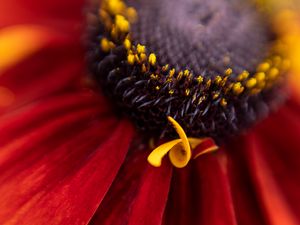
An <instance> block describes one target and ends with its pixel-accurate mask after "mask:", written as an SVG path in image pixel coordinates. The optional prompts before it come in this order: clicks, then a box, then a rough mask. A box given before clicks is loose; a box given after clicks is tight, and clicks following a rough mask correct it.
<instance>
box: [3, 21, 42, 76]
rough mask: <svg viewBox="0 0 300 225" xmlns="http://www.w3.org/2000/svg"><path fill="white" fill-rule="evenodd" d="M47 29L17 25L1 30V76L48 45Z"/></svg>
mask: <svg viewBox="0 0 300 225" xmlns="http://www.w3.org/2000/svg"><path fill="white" fill-rule="evenodd" d="M46 37H47V35H46V32H45V29H43V28H41V27H38V26H32V25H28V26H26V25H17V26H12V27H7V28H4V29H1V30H0V75H1V73H2V72H3V71H4V70H6V69H7V68H9V67H11V66H13V65H15V64H16V63H18V62H20V61H21V60H23V59H24V58H26V57H28V56H29V55H31V54H32V53H34V52H36V51H37V50H38V49H40V48H41V47H42V46H43V45H44V44H45V43H46V39H47V38H46Z"/></svg>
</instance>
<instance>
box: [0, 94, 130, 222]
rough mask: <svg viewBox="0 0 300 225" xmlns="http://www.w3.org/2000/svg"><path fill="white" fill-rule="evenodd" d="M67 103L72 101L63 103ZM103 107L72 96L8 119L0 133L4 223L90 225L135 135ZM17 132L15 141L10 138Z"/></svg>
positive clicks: (0, 205)
mask: <svg viewBox="0 0 300 225" xmlns="http://www.w3.org/2000/svg"><path fill="white" fill-rule="evenodd" d="M72 98H73V100H72ZM67 100H69V101H73V103H69V104H68V103H67V104H65V105H64V104H63V103H66V102H67ZM55 101H57V103H58V104H57V106H55V104H54V102H55ZM74 101H76V102H77V104H78V106H76V104H75V102H74ZM51 102H52V107H50V106H51V104H49V105H48V103H51ZM101 103H103V101H102V102H101V101H100V102H99V101H97V100H96V99H95V98H94V97H91V96H90V95H85V96H81V95H80V94H76V93H74V94H73V96H72V95H66V96H63V95H62V96H58V97H54V98H52V99H49V102H47V101H45V102H40V103H36V104H33V105H31V106H29V107H24V108H22V109H20V111H17V112H15V113H14V115H9V116H7V119H8V120H9V121H8V122H7V123H6V124H4V125H3V126H2V131H0V133H1V135H2V134H3V135H4V137H5V138H4V139H1V141H0V145H1V146H2V147H1V152H0V153H1V156H0V159H1V162H0V167H1V171H3V172H2V173H1V175H0V182H1V186H0V196H1V197H0V208H1V209H2V210H1V211H0V223H1V224H2V223H10V224H20V223H22V224H85V223H87V222H88V221H89V219H90V218H91V216H92V215H93V213H94V212H95V210H96V209H97V207H98V205H99V204H100V202H101V201H102V198H103V197H104V195H105V193H106V192H107V190H108V188H109V186H110V185H111V183H112V181H113V179H114V177H115V175H116V173H117V171H118V169H119V168H120V166H121V164H122V162H123V160H124V158H125V155H126V153H127V150H128V145H129V143H130V141H131V137H132V128H131V126H130V125H129V124H128V123H127V122H125V121H123V122H121V123H119V124H118V123H117V121H116V119H114V118H113V117H107V116H106V115H105V114H107V112H108V111H107V108H106V107H104V108H103V109H101ZM47 107H50V109H49V108H48V110H47ZM30 115H32V116H30ZM24 118H26V120H24ZM97 118H99V119H97ZM18 121H19V123H17V124H16V122H18ZM29 124H30V125H29ZM10 125H11V127H10ZM28 125H29V126H28ZM114 127H115V128H114ZM5 131H6V132H7V133H4V132H5ZM108 131H110V132H108ZM125 131H126V132H125ZM14 133H16V136H15V139H14V140H10V138H11V137H13V134H14Z"/></svg>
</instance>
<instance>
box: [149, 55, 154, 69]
mask: <svg viewBox="0 0 300 225" xmlns="http://www.w3.org/2000/svg"><path fill="white" fill-rule="evenodd" d="M149 63H150V65H151V66H155V64H156V55H155V54H154V53H151V54H150V55H149Z"/></svg>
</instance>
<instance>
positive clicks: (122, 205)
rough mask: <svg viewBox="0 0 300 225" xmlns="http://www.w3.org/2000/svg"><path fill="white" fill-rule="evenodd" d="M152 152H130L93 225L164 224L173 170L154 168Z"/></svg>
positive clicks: (167, 164)
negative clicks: (148, 160) (149, 155)
mask: <svg viewBox="0 0 300 225" xmlns="http://www.w3.org/2000/svg"><path fill="white" fill-rule="evenodd" d="M148 154H149V152H148V151H146V150H144V149H142V150H141V149H139V150H131V153H130V155H129V156H128V159H127V160H126V161H125V164H124V165H123V167H122V169H121V170H120V172H119V173H118V176H117V177H116V179H115V181H114V183H113V185H112V187H111V188H110V190H109V192H108V193H107V195H106V197H105V199H104V201H103V202H102V204H101V206H100V207H99V209H98V212H97V213H96V215H95V217H94V218H93V220H92V222H91V224H99V225H100V224H101V225H110V224H114V225H121V224H134V225H135V224H136V225H139V224H145V225H148V224H149V225H157V224H161V220H162V215H163V212H164V209H165V204H166V200H167V196H168V191H169V184H170V179H171V166H170V164H169V163H168V162H164V163H163V165H162V167H161V168H153V167H151V166H150V165H149V164H148V162H147V156H148Z"/></svg>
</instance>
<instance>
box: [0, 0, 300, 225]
mask: <svg viewBox="0 0 300 225" xmlns="http://www.w3.org/2000/svg"><path fill="white" fill-rule="evenodd" d="M83 8H84V2H83V1H79V0H78V1H67V0H66V1H64V2H62V1H56V0H53V1H51V2H47V1H46V2H38V1H34V0H30V1H27V2H21V1H17V0H12V1H9V2H6V3H5V4H3V6H1V9H0V27H1V30H0V59H1V61H0V121H1V122H0V134H1V135H0V137H1V138H0V167H1V169H0V171H1V173H0V208H1V211H0V224H34V225H35V224H37V225H39V224H101V225H102V224H135V225H137V224H149V225H150V224H153V225H156V224H168V225H169V224H210V225H211V224H212V225H218V224H226V225H227V224H228V225H229V224H245V225H247V224H251V225H252V224H272V225H277V224H280V225H282V224H284V225H293V224H298V223H299V220H300V218H299V215H300V214H299V210H300V205H299V203H300V199H299V198H300V196H299V194H298V187H299V180H300V179H299V172H298V171H299V166H298V165H299V153H298V150H299V143H298V138H299V133H300V130H299V129H300V120H299V113H300V112H299V110H300V102H299V95H298V94H296V91H295V94H293V95H292V97H291V98H290V99H289V100H288V101H287V103H286V104H285V105H284V106H282V107H281V108H280V109H279V110H278V111H277V112H275V113H273V114H272V115H271V116H270V117H269V118H268V119H266V120H264V121H263V122H262V123H259V124H258V125H257V126H256V127H254V128H253V129H251V130H250V131H249V132H248V133H246V134H243V135H241V136H239V137H237V138H235V139H233V140H231V141H228V142H227V143H226V144H224V145H222V147H221V148H220V149H219V150H218V151H217V152H216V153H214V154H206V155H203V156H201V157H200V158H197V160H193V161H191V162H190V163H189V164H188V165H187V166H186V167H184V168H182V169H177V168H173V166H172V165H171V164H170V163H169V161H168V160H167V159H163V163H162V164H161V167H159V168H154V167H152V166H151V165H149V164H148V162H147V157H148V155H149V154H150V152H151V151H152V150H153V149H151V148H149V145H148V143H147V142H145V140H144V139H142V138H141V137H140V136H139V135H138V132H137V131H136V130H135V129H134V127H133V125H132V124H131V122H130V121H128V120H127V119H126V118H124V117H120V116H117V115H116V114H115V112H114V110H113V106H112V105H111V103H110V101H109V100H108V99H106V98H105V97H103V96H102V95H99V94H98V93H95V92H94V91H92V90H91V88H90V85H93V84H90V83H89V80H87V79H86V75H87V71H86V65H85V63H84V54H85V53H84V50H83V49H82V47H81V45H80V38H81V34H82V31H83V27H82V21H83V20H84V19H83V15H82V13H81V10H82V9H83ZM33 12H34V13H33ZM15 15H17V16H15ZM286 16H287V17H285V18H290V16H289V15H286ZM88 19H89V20H93V18H88ZM123 22H124V21H123ZM121 23H122V19H121ZM288 24H289V25H291V24H290V23H288ZM125 28H126V26H125ZM125 28H124V29H125ZM285 28H290V27H287V26H284V27H283V28H282V30H281V31H280V32H283V33H284V34H286V39H288V40H289V41H295V39H296V38H297V37H299V36H297V35H296V33H297V30H298V31H299V28H297V27H296V26H293V28H297V29H292V31H291V29H286V30H285ZM291 39H292V40H291ZM293 43H294V42H293ZM295 52H297V51H295V49H293V51H292V53H293V54H295ZM150 58H151V60H150V63H151V64H154V63H155V58H154V56H151V57H150ZM295 69H297V68H295ZM295 76H296V75H295ZM293 85H295V82H293ZM295 90H297V89H296V88H295Z"/></svg>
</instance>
